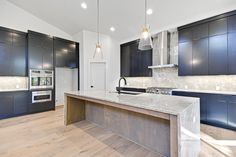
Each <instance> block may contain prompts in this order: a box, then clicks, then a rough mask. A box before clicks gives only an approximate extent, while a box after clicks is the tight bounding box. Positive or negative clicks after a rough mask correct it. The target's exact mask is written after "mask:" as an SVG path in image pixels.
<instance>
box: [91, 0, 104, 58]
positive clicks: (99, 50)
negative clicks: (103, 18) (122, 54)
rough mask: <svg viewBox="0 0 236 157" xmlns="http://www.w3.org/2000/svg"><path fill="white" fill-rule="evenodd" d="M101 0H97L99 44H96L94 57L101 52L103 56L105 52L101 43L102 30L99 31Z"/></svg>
mask: <svg viewBox="0 0 236 157" xmlns="http://www.w3.org/2000/svg"><path fill="white" fill-rule="evenodd" d="M99 7H100V6H99V0H97V44H96V47H95V52H94V55H93V58H95V57H96V55H98V54H100V55H101V58H103V54H102V47H101V44H100V32H99V24H100V23H99V22H100V19H99V18H100V15H99V13H100V12H99V11H100V10H99Z"/></svg>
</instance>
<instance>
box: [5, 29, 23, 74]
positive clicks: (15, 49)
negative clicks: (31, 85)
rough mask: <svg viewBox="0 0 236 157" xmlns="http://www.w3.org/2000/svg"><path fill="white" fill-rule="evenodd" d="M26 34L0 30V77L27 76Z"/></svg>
mask: <svg viewBox="0 0 236 157" xmlns="http://www.w3.org/2000/svg"><path fill="white" fill-rule="evenodd" d="M26 53H27V51H26V33H23V32H19V31H14V30H11V29H6V28H0V76H27V69H26V65H27V61H26Z"/></svg>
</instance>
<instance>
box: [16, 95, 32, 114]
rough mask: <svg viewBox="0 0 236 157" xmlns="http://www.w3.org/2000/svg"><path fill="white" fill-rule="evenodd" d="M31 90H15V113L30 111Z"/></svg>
mask: <svg viewBox="0 0 236 157" xmlns="http://www.w3.org/2000/svg"><path fill="white" fill-rule="evenodd" d="M28 104H29V92H14V115H22V114H26V113H28Z"/></svg>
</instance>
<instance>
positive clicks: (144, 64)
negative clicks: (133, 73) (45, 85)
mask: <svg viewBox="0 0 236 157" xmlns="http://www.w3.org/2000/svg"><path fill="white" fill-rule="evenodd" d="M151 65H152V50H146V51H141V52H140V72H139V73H140V76H150V77H151V76H152V70H151V69H148V66H151Z"/></svg>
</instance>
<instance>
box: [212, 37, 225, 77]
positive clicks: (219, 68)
mask: <svg viewBox="0 0 236 157" xmlns="http://www.w3.org/2000/svg"><path fill="white" fill-rule="evenodd" d="M209 74H211V75H219V74H221V75H223V74H228V52H227V35H219V36H213V37H210V38H209Z"/></svg>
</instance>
